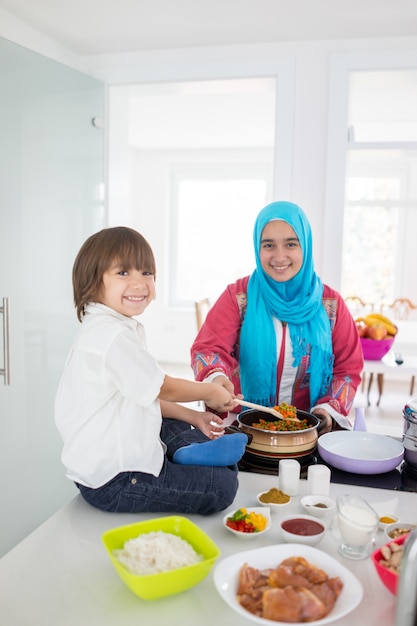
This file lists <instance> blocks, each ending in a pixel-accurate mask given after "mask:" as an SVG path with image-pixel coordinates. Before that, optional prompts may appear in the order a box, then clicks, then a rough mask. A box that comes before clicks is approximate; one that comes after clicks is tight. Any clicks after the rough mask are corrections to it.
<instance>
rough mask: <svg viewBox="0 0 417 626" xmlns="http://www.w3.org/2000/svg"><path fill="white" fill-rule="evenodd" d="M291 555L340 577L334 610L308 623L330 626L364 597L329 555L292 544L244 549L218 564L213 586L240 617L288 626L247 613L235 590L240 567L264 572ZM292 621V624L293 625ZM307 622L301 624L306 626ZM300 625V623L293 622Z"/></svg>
mask: <svg viewBox="0 0 417 626" xmlns="http://www.w3.org/2000/svg"><path fill="white" fill-rule="evenodd" d="M291 556H302V557H304V558H305V559H307V561H309V562H310V563H311V564H312V565H315V566H316V567H320V568H321V569H323V570H324V571H325V572H326V574H327V575H328V576H329V577H330V578H332V577H334V576H339V578H340V579H341V580H342V582H343V589H342V591H341V593H340V596H339V597H338V599H337V601H336V604H335V606H334V608H333V610H332V611H331V612H330V613H329V614H328V615H327V616H326V617H324V618H323V619H320V620H315V621H313V622H308V624H320V626H321V625H322V624H329V623H330V622H334V621H335V620H337V619H340V618H341V617H343V616H344V615H347V614H348V613H350V612H351V611H353V609H354V608H356V607H357V606H358V604H359V603H360V601H361V600H362V596H363V588H362V585H361V583H360V582H359V580H358V579H357V578H356V576H354V575H353V574H352V573H351V572H350V571H349V570H348V569H347V568H346V567H344V566H343V565H342V564H341V563H339V562H338V561H336V560H335V559H333V558H332V557H331V556H329V555H328V554H326V553H325V552H322V551H321V550H318V549H317V548H313V547H312V546H303V545H300V544H295V543H287V544H280V545H276V546H266V547H264V548H259V549H255V550H246V551H245V552H239V553H237V554H233V555H232V556H228V557H226V558H225V559H223V560H222V561H220V562H219V563H218V564H217V565H216V567H215V570H214V584H215V586H216V589H217V591H218V592H219V594H220V595H221V597H222V598H223V600H224V601H225V602H226V603H227V604H228V605H229V606H230V607H231V608H232V609H233V610H234V611H236V613H239V615H241V616H242V617H245V618H246V619H249V620H252V621H253V622H256V623H257V624H263V625H264V626H265V625H267V624H268V625H272V624H274V625H275V626H288V622H276V621H273V620H269V619H263V618H262V617H258V616H257V615H254V614H253V613H250V612H249V611H247V610H246V609H244V608H243V606H241V605H240V604H239V602H238V601H237V598H236V590H237V586H238V581H239V572H240V570H241V567H242V565H244V564H245V563H248V565H250V566H252V567H257V568H258V569H265V568H270V567H277V565H279V564H280V563H281V561H283V560H284V559H287V558H289V557H291ZM294 623H295V622H292V624H294ZM305 623H306V622H303V624H305ZM296 624H301V622H296Z"/></svg>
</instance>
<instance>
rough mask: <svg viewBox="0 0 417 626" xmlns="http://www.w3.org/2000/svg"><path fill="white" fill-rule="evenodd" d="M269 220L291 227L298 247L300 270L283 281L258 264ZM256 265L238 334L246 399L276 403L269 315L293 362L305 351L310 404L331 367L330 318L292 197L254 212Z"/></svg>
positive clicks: (323, 388)
mask: <svg viewBox="0 0 417 626" xmlns="http://www.w3.org/2000/svg"><path fill="white" fill-rule="evenodd" d="M271 220H283V221H285V222H287V223H288V224H289V225H290V226H291V227H292V228H293V229H294V231H295V233H296V235H297V237H298V240H299V242H300V245H301V250H302V252H303V263H302V267H301V269H300V271H299V272H298V273H297V274H296V275H295V276H294V277H293V278H291V279H290V280H288V281H286V282H282V283H280V282H276V281H275V280H273V279H272V278H271V277H270V276H268V275H267V274H266V273H265V272H264V270H263V269H262V265H261V262H260V258H259V251H260V242H261V237H262V232H263V229H264V228H265V226H266V224H267V223H268V222H270V221H271ZM253 243H254V247H255V257H256V269H255V271H254V272H253V273H252V275H251V276H250V278H249V284H248V304H247V309H246V314H245V318H244V321H243V324H242V329H241V334H240V373H241V386H242V393H243V396H244V398H245V399H246V400H249V401H252V402H257V403H258V404H262V405H264V406H271V405H273V404H275V398H276V387H277V350H276V337H275V330H274V324H273V317H276V318H277V319H279V320H280V321H281V322H286V323H287V324H288V327H289V331H290V337H291V343H292V349H293V357H294V361H293V365H294V366H298V365H299V364H300V362H301V359H302V357H303V356H305V355H306V354H307V353H308V352H310V365H309V369H308V373H309V375H310V403H311V407H312V406H314V405H315V404H316V402H317V400H318V399H319V398H320V397H321V396H323V395H324V393H325V392H326V390H327V389H328V387H329V385H330V382H331V379H332V371H333V353H332V339H331V329H330V321H329V318H328V315H327V314H326V311H325V310H324V307H323V303H322V297H323V284H322V282H321V280H320V278H319V277H318V276H317V274H316V272H315V270H314V263H313V256H312V236H311V227H310V223H309V221H308V220H307V217H306V215H305V214H304V212H303V211H302V210H301V209H300V207H299V206H297V205H296V204H292V203H291V202H272V203H271V204H268V205H267V206H266V207H265V208H263V209H262V211H261V212H260V213H259V215H258V217H257V219H256V222H255V227H254V231H253Z"/></svg>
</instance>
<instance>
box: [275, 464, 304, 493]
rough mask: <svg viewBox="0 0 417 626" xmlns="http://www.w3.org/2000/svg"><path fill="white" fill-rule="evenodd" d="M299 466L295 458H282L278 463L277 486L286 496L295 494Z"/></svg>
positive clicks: (296, 491)
mask: <svg viewBox="0 0 417 626" xmlns="http://www.w3.org/2000/svg"><path fill="white" fill-rule="evenodd" d="M300 471H301V466H300V464H299V462H298V461H296V460H295V459H282V460H281V461H280V462H279V465H278V472H279V474H278V478H279V488H280V490H281V491H283V492H284V493H286V494H287V495H288V496H297V495H298V490H299V487H300Z"/></svg>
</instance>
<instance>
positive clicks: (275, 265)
mask: <svg viewBox="0 0 417 626" xmlns="http://www.w3.org/2000/svg"><path fill="white" fill-rule="evenodd" d="M259 258H260V261H261V265H262V268H263V270H264V272H265V273H266V274H268V276H270V277H271V278H272V279H273V280H275V281H277V282H279V283H284V282H286V281H287V280H290V279H291V278H293V277H294V276H295V275H296V274H298V272H299V271H300V269H301V266H302V264H303V251H302V250H301V246H300V242H299V240H298V237H297V235H296V234H295V231H294V229H293V228H292V226H290V225H289V224H288V223H287V222H284V221H282V220H273V221H271V222H268V224H267V225H266V226H265V228H264V229H263V231H262V236H261V244H260V250H259Z"/></svg>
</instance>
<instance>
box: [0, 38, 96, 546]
mask: <svg viewBox="0 0 417 626" xmlns="http://www.w3.org/2000/svg"><path fill="white" fill-rule="evenodd" d="M103 116H104V85H103V84H102V83H101V82H100V81H97V80H96V79H93V78H91V77H89V76H86V75H84V74H81V73H80V72H77V71H75V70H73V69H71V68H69V67H66V66H64V65H62V64H60V63H57V62H55V61H52V60H50V59H47V58H46V57H43V56H41V55H39V54H36V53H34V52H31V51H29V50H27V49H25V48H22V47H20V46H18V45H16V44H13V43H11V42H9V41H6V40H4V39H0V137H1V141H0V306H1V305H2V299H3V298H8V299H9V307H10V334H9V348H10V385H5V384H4V381H3V377H0V501H1V505H0V519H1V533H0V556H1V555H2V554H4V553H5V552H6V551H7V550H9V549H10V548H11V547H12V546H13V545H14V544H15V543H17V542H18V541H19V540H20V539H22V538H23V537H24V536H25V535H26V534H27V533H28V532H29V531H31V530H33V529H34V528H35V527H36V526H37V525H38V524H39V523H41V522H43V521H44V520H45V519H46V518H47V517H49V516H50V515H51V514H52V513H53V512H54V511H56V510H57V509H58V508H59V507H61V506H62V505H63V504H64V503H65V502H66V501H67V500H68V499H69V498H70V497H72V496H73V495H74V493H75V492H76V488H75V487H74V486H73V485H72V484H71V483H70V481H68V479H66V477H65V475H64V468H63V466H62V464H61V461H60V453H61V441H60V439H59V436H58V434H57V432H56V428H55V424H54V416H53V403H54V396H55V391H56V387H57V384H58V380H59V378H60V375H61V372H62V368H63V364H64V361H65V358H66V354H67V352H68V349H69V346H70V344H71V342H72V339H73V336H74V333H75V331H76V327H77V323H78V322H77V321H76V315H75V312H74V308H73V303H72V285H71V269H72V263H73V261H74V258H75V255H76V253H77V251H78V249H79V247H80V245H81V244H82V242H83V241H84V240H85V239H86V237H88V236H89V235H90V234H92V233H93V232H96V231H97V230H99V229H100V228H102V227H103V225H104V224H103V220H104V209H103V199H102V197H101V196H102V193H103V191H102V190H103V170H104V156H103V154H104V138H103V130H101V129H100V128H97V127H96V126H94V125H93V123H92V119H93V118H94V117H96V118H102V117H103ZM0 322H1V325H0V329H2V320H0ZM3 341H4V337H3V332H2V331H0V369H1V368H2V367H3Z"/></svg>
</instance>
